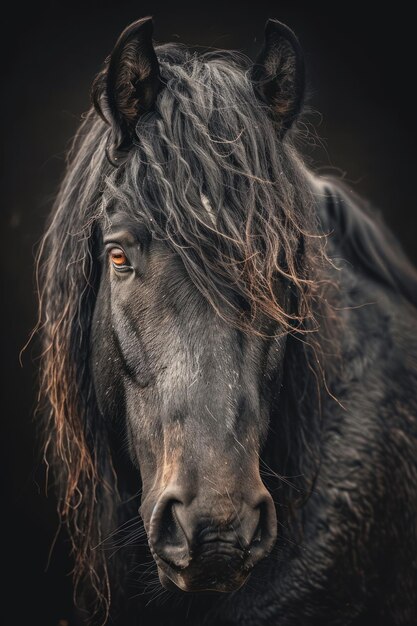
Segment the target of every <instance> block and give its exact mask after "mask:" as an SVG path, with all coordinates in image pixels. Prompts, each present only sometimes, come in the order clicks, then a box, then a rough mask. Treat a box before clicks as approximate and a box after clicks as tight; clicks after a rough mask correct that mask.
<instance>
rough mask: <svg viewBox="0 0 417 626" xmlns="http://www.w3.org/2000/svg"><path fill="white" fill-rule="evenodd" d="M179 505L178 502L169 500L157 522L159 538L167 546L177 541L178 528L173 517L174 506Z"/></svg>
mask: <svg viewBox="0 0 417 626" xmlns="http://www.w3.org/2000/svg"><path fill="white" fill-rule="evenodd" d="M178 504H181V502H180V501H179V500H174V499H172V500H169V501H168V502H167V503H166V505H165V507H164V509H163V511H162V514H161V517H160V520H159V529H158V530H159V532H158V534H159V536H160V537H161V538H162V539H163V541H164V542H165V543H167V544H170V543H176V541H177V539H178V530H179V528H180V526H179V524H178V519H177V517H176V515H175V506H176V505H178Z"/></svg>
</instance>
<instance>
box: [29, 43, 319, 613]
mask: <svg viewBox="0 0 417 626" xmlns="http://www.w3.org/2000/svg"><path fill="white" fill-rule="evenodd" d="M156 51H157V55H158V59H159V62H160V67H161V75H162V80H163V82H164V84H165V88H164V89H163V90H162V91H161V92H160V94H159V96H158V99H157V101H156V105H155V107H154V110H153V111H152V112H151V113H148V114H147V115H145V116H143V117H142V118H141V119H140V122H139V123H138V126H137V137H136V141H135V146H134V148H133V149H132V151H131V153H130V155H129V157H128V159H127V161H126V163H125V164H124V165H123V166H121V167H120V168H118V169H115V168H113V167H112V166H111V165H110V164H109V162H108V160H107V158H106V142H107V139H108V133H109V130H108V126H107V125H106V124H105V122H104V121H103V120H102V119H101V118H100V116H99V115H97V112H96V111H95V110H94V109H92V110H91V111H90V112H89V113H88V114H87V116H86V117H85V120H84V122H83V124H82V126H81V128H80V130H79V132H78V134H77V137H76V139H75V142H74V146H73V149H72V151H71V154H70V158H69V162H68V168H67V174H66V177H65V179H64V181H63V183H62V186H61V189H60V192H59V195H58V197H57V200H56V202H55V205H54V208H53V211H52V217H51V221H50V224H49V226H48V229H47V231H46V234H45V237H44V240H43V243H42V246H41V249H40V253H39V284H40V326H39V327H40V332H41V334H42V339H43V355H42V375H41V391H42V396H43V398H44V401H45V403H46V405H47V407H46V410H45V414H46V423H45V424H44V426H43V430H44V432H45V458H46V460H47V462H48V463H49V464H50V465H51V466H52V475H53V477H54V482H55V484H56V488H57V492H58V501H59V514H60V516H61V519H62V520H63V523H65V524H66V525H67V528H68V531H69V535H70V537H71V541H72V546H73V554H74V559H75V580H76V582H78V584H80V583H82V586H83V587H85V585H86V583H87V582H88V585H89V587H90V588H92V589H93V593H92V602H93V606H94V607H95V609H96V610H97V611H100V612H103V613H102V614H103V615H106V613H107V611H108V607H109V602H110V587H111V585H110V580H109V565H108V563H107V562H106V558H105V554H104V551H102V550H100V549H98V548H97V546H99V544H100V542H102V541H103V539H105V538H106V537H107V536H108V535H109V534H110V533H111V531H112V529H114V528H115V527H116V526H117V524H118V523H120V510H121V509H123V505H122V503H121V499H120V498H119V496H118V491H119V490H121V491H123V489H124V486H123V485H122V484H120V482H121V479H120V480H119V485H118V484H117V478H116V472H115V471H114V469H113V462H114V450H113V449H112V446H111V443H110V434H109V428H108V426H107V425H106V424H105V423H104V421H103V420H102V419H101V417H100V414H99V411H98V409H97V406H96V401H95V395H94V389H93V387H92V382H91V373H90V364H89V355H90V326H91V318H92V313H93V310H94V305H95V297H96V292H97V286H98V281H99V277H100V269H101V266H100V249H99V244H100V238H101V230H102V227H103V224H104V223H105V220H106V218H107V216H108V215H109V214H110V213H111V212H112V210H114V208H115V207H116V206H117V210H119V211H120V210H122V211H126V213H129V214H130V215H133V216H136V217H140V218H141V220H143V221H145V222H146V223H147V224H148V227H149V228H150V230H151V231H152V233H153V236H154V237H158V238H161V239H163V240H164V241H165V242H166V244H167V245H168V246H169V247H170V248H171V249H172V250H173V252H175V253H176V254H178V255H179V256H180V257H181V259H182V261H183V263H184V265H185V267H186V269H187V271H188V273H189V275H190V277H191V279H192V280H193V282H194V284H195V286H196V288H197V289H199V290H200V291H201V292H202V293H203V294H204V296H205V297H206V298H207V300H208V301H209V302H210V303H211V305H212V306H213V307H214V308H215V310H216V311H217V313H218V314H219V315H221V316H222V317H224V318H225V319H227V320H228V321H229V322H230V323H232V324H236V325H237V326H239V327H241V328H242V329H243V330H244V331H245V332H249V333H250V332H257V331H255V327H257V326H256V325H255V324H254V320H256V319H257V318H258V316H259V315H263V316H267V317H268V318H270V319H273V320H275V321H276V322H278V323H279V325H280V328H281V329H282V332H286V333H291V334H292V335H295V334H297V335H298V336H305V337H313V336H315V332H314V331H316V330H317V329H318V327H319V324H318V322H317V315H316V312H317V311H318V310H319V308H320V306H322V303H323V300H322V299H321V296H320V292H321V288H322V286H323V284H324V283H323V281H322V280H321V278H322V277H323V276H324V273H323V265H324V264H325V263H327V261H326V257H325V252H324V243H325V241H324V240H325V237H324V236H323V235H322V233H321V231H320V229H319V226H318V224H317V217H316V212H315V210H314V206H313V202H312V197H311V194H310V190H309V187H308V185H307V183H306V179H305V176H304V173H303V169H302V166H301V164H300V162H299V161H298V157H297V155H296V151H295V149H294V147H293V145H292V143H291V136H290V134H287V135H286V137H285V139H284V140H282V141H281V140H280V139H278V135H277V132H276V129H275V127H274V123H273V121H272V120H271V118H270V115H269V112H268V110H267V107H266V105H264V104H261V103H260V102H258V100H257V99H256V97H255V94H254V90H253V86H252V84H251V82H250V79H249V77H248V71H247V69H248V61H247V60H246V59H245V58H243V57H241V56H238V55H236V54H234V55H232V54H231V53H217V54H213V53H209V54H202V55H201V54H200V55H197V54H194V53H191V52H189V51H187V50H186V49H185V48H182V47H180V46H160V47H158V48H156ZM95 99H96V104H97V107H99V98H98V94H97V93H96V94H95ZM202 199H204V202H203V201H202ZM278 280H279V281H280V283H281V284H284V285H285V286H286V293H288V296H287V297H285V298H282V296H281V295H280V294H281V293H282V289H281V290H277V289H276V284H277V281H278ZM236 302H241V303H242V306H241V307H236V304H235V303H236ZM308 343H309V344H310V345H313V344H314V341H310V340H309V341H308ZM305 345H306V344H305V343H303V346H304V347H303V350H302V351H303V353H304V356H305V353H306V352H308V353H309V354H310V352H309V350H310V349H309V348H305ZM312 350H313V351H314V346H313V348H312ZM311 354H312V352H311ZM297 358H298V357H297ZM308 359H309V362H310V364H311V363H315V362H316V361H317V359H316V357H313V356H310V357H308ZM293 367H295V365H294V364H293ZM303 367H306V365H305V364H304V366H303ZM311 367H314V366H311ZM309 378H310V377H308V376H305V377H302V376H299V375H298V376H295V377H291V376H290V375H289V377H288V385H290V386H292V389H293V397H298V398H299V399H301V398H305V400H300V401H298V402H294V403H293V406H291V413H292V414H291V424H292V426H291V428H288V429H287V431H285V416H284V417H283V432H284V433H285V432H286V433H287V435H286V436H288V437H291V439H292V447H291V449H292V450H296V449H298V450H300V452H299V453H298V456H299V457H300V461H299V462H300V463H301V461H302V460H303V458H304V456H305V455H304V456H303V454H302V452H301V449H302V447H303V446H304V445H307V446H308V445H310V444H308V443H306V442H307V441H308V437H306V436H305V430H303V428H304V429H305V428H307V426H306V423H307V422H306V418H305V416H304V413H307V408H306V407H307V403H309V404H311V402H312V401H313V400H312V392H311V391H309V392H308V393H306V389H305V385H306V384H308V385H309V384H310V383H309V382H307V383H306V380H305V379H309ZM300 379H303V380H302V381H301V380H300ZM297 385H298V386H297ZM300 385H302V386H303V389H300V387H299V386H300ZM314 385H316V381H314ZM289 395H290V390H289V391H288V397H289ZM310 409H311V407H310V406H309V407H308V411H309V413H310V416H311V413H312V412H311V411H310ZM308 428H309V429H313V428H314V424H313V423H312V418H311V417H310V421H309V423H308ZM295 440H296V441H298V442H299V446H298V447H297V445H296V444H295V443H294V442H295ZM288 449H289V447H288Z"/></svg>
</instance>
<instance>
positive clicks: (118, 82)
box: [92, 17, 160, 165]
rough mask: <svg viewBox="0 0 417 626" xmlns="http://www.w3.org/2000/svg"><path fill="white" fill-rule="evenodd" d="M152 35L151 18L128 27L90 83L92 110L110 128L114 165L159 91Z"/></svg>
mask: <svg viewBox="0 0 417 626" xmlns="http://www.w3.org/2000/svg"><path fill="white" fill-rule="evenodd" d="M152 33H153V24H152V18H151V17H145V18H143V19H141V20H138V21H137V22H134V23H133V24H130V26H128V27H127V28H126V29H125V30H124V31H123V32H122V34H121V35H120V37H119V39H118V40H117V42H116V45H115V47H114V49H113V52H112V53H111V55H110V57H109V58H108V59H107V60H106V64H105V67H104V69H103V70H102V71H101V72H100V74H99V75H98V76H97V78H96V79H95V81H94V83H93V88H92V100H93V104H94V107H95V109H96V111H97V112H98V114H99V115H100V116H101V118H102V119H103V120H104V121H105V122H106V123H107V124H109V125H110V126H111V129H112V132H111V137H110V141H109V144H108V156H109V159H110V160H111V161H112V162H113V164H114V165H119V164H120V162H121V161H123V159H124V158H125V156H126V154H127V152H128V151H129V149H130V147H131V145H132V141H133V139H134V136H135V128H136V124H137V121H138V118H139V117H140V115H141V114H143V113H145V112H147V111H149V110H150V109H151V108H152V106H153V104H154V102H155V99H156V96H157V94H158V91H159V88H160V78H159V64H158V59H157V57H156V54H155V50H154V47H153V43H152Z"/></svg>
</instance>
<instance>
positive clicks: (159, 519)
mask: <svg viewBox="0 0 417 626" xmlns="http://www.w3.org/2000/svg"><path fill="white" fill-rule="evenodd" d="M210 504H211V507H210V508H211V510H210V512H209V511H208V507H207V506H205V503H204V502H202V501H201V500H199V499H198V498H193V500H192V501H191V502H187V503H185V502H184V501H183V500H181V499H179V494H178V493H176V492H175V491H173V490H166V491H165V492H164V494H162V496H161V497H160V498H159V500H158V501H157V503H156V505H155V507H154V510H153V513H152V516H151V520H150V524H149V532H148V538H149V546H150V548H151V552H152V555H153V557H154V559H155V561H156V563H157V565H158V571H159V577H160V580H161V583H162V585H164V587H167V588H172V587H173V584H174V585H175V586H176V587H178V588H179V589H181V590H182V591H192V592H197V591H220V592H230V591H235V590H236V589H238V588H239V587H241V586H242V585H243V584H244V583H245V581H246V579H247V577H248V576H249V573H250V571H251V570H252V568H253V567H254V565H255V564H256V563H258V562H259V561H260V560H261V559H263V558H264V557H265V556H266V555H267V554H268V553H269V552H270V550H271V549H272V547H273V545H274V543H275V539H276V532H277V531H276V528H277V519H276V513H275V506H274V503H273V501H272V498H271V496H270V494H269V493H268V492H267V490H266V489H265V488H264V487H263V486H262V488H260V489H259V492H258V493H257V494H256V496H255V497H254V498H252V502H246V501H242V502H234V501H232V499H231V498H230V497H228V499H226V500H225V499H221V498H219V501H218V502H217V503H216V502H215V501H214V502H213V501H212V502H211V503H210Z"/></svg>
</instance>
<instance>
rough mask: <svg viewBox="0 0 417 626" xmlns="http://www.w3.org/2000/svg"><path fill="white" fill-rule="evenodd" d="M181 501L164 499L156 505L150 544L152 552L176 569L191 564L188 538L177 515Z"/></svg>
mask: <svg viewBox="0 0 417 626" xmlns="http://www.w3.org/2000/svg"><path fill="white" fill-rule="evenodd" d="M179 506H183V504H182V502H181V500H179V499H177V498H173V497H168V496H165V497H162V498H161V499H160V500H159V501H158V503H157V504H156V506H155V508H154V511H153V514H152V518H151V524H150V533H149V544H150V547H151V550H152V552H153V553H154V554H155V555H156V556H158V557H159V558H160V559H162V560H163V561H165V562H166V563H167V564H168V565H170V566H171V567H173V568H174V569H183V568H184V567H187V565H188V564H189V562H190V554H189V550H188V542H187V537H186V535H185V533H184V531H183V529H182V526H181V524H180V523H179V520H178V517H177V515H176V507H179Z"/></svg>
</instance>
